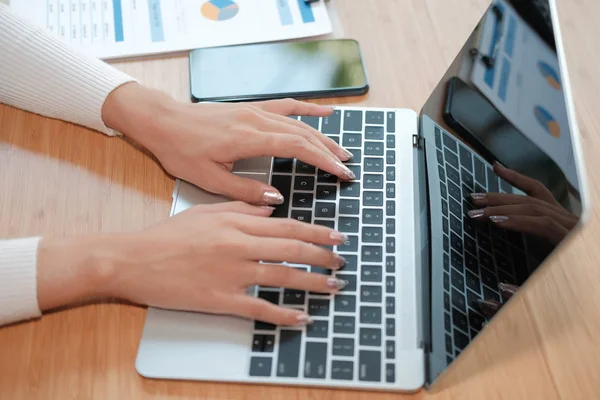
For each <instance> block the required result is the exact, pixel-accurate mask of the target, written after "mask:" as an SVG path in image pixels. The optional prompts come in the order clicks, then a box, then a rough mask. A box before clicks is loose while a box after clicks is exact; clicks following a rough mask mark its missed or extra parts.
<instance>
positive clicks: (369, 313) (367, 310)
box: [360, 306, 381, 325]
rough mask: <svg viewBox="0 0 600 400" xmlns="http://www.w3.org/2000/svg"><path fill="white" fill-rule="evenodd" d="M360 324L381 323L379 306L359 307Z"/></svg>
mask: <svg viewBox="0 0 600 400" xmlns="http://www.w3.org/2000/svg"><path fill="white" fill-rule="evenodd" d="M360 323H361V324H378V325H379V324H381V307H371V306H362V307H361V308H360Z"/></svg>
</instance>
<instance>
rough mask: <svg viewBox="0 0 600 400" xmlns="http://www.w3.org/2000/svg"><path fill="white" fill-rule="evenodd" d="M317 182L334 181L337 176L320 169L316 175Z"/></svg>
mask: <svg viewBox="0 0 600 400" xmlns="http://www.w3.org/2000/svg"><path fill="white" fill-rule="evenodd" d="M317 182H319V183H336V182H337V176H335V175H333V174H330V173H329V172H326V171H323V170H322V169H320V170H319V173H318V175H317Z"/></svg>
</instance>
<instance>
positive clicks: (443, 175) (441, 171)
mask: <svg viewBox="0 0 600 400" xmlns="http://www.w3.org/2000/svg"><path fill="white" fill-rule="evenodd" d="M438 175H439V176H440V181H441V182H446V172H445V171H444V167H442V166H441V165H438Z"/></svg>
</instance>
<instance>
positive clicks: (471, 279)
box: [465, 271, 481, 293]
mask: <svg viewBox="0 0 600 400" xmlns="http://www.w3.org/2000/svg"><path fill="white" fill-rule="evenodd" d="M465 278H466V279H465V280H466V281H467V287H468V288H469V289H471V290H473V291H475V292H477V293H481V289H480V287H479V277H478V276H477V275H475V274H473V273H472V272H471V271H465Z"/></svg>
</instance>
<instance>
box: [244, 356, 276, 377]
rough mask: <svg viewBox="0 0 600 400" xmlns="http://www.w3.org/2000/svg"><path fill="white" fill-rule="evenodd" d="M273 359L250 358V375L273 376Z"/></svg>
mask: <svg viewBox="0 0 600 400" xmlns="http://www.w3.org/2000/svg"><path fill="white" fill-rule="evenodd" d="M272 366H273V359H272V358H271V357H252V358H250V376H271V368H272Z"/></svg>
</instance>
